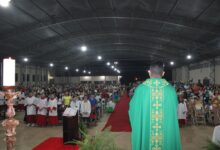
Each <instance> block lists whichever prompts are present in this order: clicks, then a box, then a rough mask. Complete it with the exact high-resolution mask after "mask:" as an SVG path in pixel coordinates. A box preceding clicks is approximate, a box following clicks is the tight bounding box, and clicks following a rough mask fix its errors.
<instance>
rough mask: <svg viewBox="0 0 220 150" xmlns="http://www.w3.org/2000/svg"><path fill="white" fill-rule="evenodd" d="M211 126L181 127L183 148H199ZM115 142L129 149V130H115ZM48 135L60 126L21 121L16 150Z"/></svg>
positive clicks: (0, 147) (0, 145)
mask: <svg viewBox="0 0 220 150" xmlns="http://www.w3.org/2000/svg"><path fill="white" fill-rule="evenodd" d="M22 117H23V113H18V114H17V118H18V119H19V120H22ZM107 118H108V115H105V116H104V117H103V118H102V120H101V121H100V122H99V123H98V126H97V127H95V128H92V129H90V130H89V133H90V134H94V133H95V132H97V131H100V130H101V129H102V128H103V126H104V125H105V122H106V120H107ZM212 132H213V127H208V126H207V127H204V126H192V127H186V128H184V129H181V139H182V146H183V150H201V149H202V147H204V146H205V145H206V141H207V139H208V138H211V135H212ZM113 135H114V136H115V142H116V144H117V145H118V146H119V147H120V148H122V149H123V150H131V144H130V135H131V134H130V133H129V132H116V133H113ZM48 137H62V127H47V128H39V127H29V128H28V127H26V126H25V125H24V124H23V123H22V121H21V124H20V125H19V127H18V128H17V142H16V150H31V149H32V148H33V147H34V146H36V145H38V144H39V143H41V142H42V141H44V140H46V139H47V138H48ZM3 138H4V130H3V128H2V127H0V150H5V149H6V148H5V143H4V141H3Z"/></svg>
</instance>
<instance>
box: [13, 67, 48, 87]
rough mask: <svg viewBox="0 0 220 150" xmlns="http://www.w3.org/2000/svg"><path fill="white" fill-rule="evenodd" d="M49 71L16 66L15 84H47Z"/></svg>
mask: <svg viewBox="0 0 220 150" xmlns="http://www.w3.org/2000/svg"><path fill="white" fill-rule="evenodd" d="M48 74H49V71H48V69H47V68H42V67H39V66H30V65H21V64H16V84H17V85H18V84H20V83H23V84H25V85H33V84H47V83H48Z"/></svg>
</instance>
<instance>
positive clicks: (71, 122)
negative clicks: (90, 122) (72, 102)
mask: <svg viewBox="0 0 220 150" xmlns="http://www.w3.org/2000/svg"><path fill="white" fill-rule="evenodd" d="M78 121H79V119H78V113H77V114H76V115H75V116H71V117H69V116H63V143H66V142H70V141H73V140H79V122H78Z"/></svg>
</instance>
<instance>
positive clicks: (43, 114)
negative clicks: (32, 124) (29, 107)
mask: <svg viewBox="0 0 220 150" xmlns="http://www.w3.org/2000/svg"><path fill="white" fill-rule="evenodd" d="M36 123H37V125H38V126H46V123H47V97H46V96H45V94H42V95H41V98H40V99H39V101H38V104H37V121H36Z"/></svg>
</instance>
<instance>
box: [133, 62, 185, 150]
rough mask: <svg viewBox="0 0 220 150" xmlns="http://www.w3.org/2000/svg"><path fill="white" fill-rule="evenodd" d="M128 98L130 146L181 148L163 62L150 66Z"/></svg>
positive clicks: (172, 91) (172, 95)
mask: <svg viewBox="0 0 220 150" xmlns="http://www.w3.org/2000/svg"><path fill="white" fill-rule="evenodd" d="M148 73H149V75H150V79H147V80H146V81H144V82H143V83H142V84H140V85H139V86H138V87H137V88H136V90H135V94H134V96H133V98H132V100H131V102H130V108H129V117H130V122H131V127H132V136H131V140H132V150H181V141H180V130H179V125H178V118H177V105H178V101H177V95H176V91H175V89H174V88H173V87H172V86H171V85H170V84H169V83H168V82H167V81H166V80H165V79H162V76H163V75H164V68H163V63H161V62H157V63H154V64H152V65H151V66H150V69H149V71H148Z"/></svg>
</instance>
